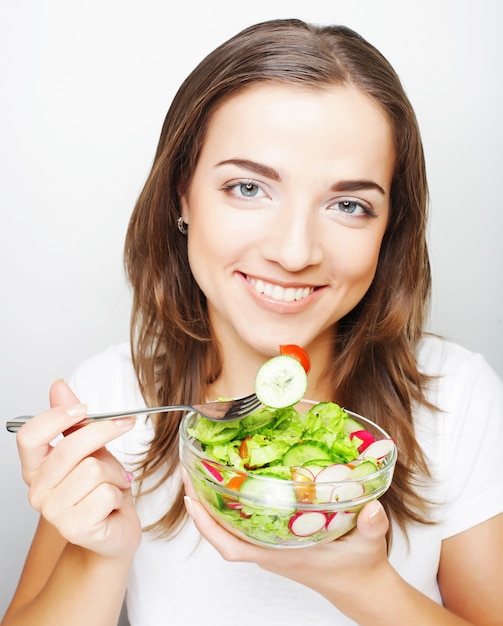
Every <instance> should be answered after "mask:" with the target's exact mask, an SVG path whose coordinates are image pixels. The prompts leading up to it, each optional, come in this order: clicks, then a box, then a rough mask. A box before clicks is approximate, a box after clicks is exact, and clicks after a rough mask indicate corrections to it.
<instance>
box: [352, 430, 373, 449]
mask: <svg viewBox="0 0 503 626" xmlns="http://www.w3.org/2000/svg"><path fill="white" fill-rule="evenodd" d="M349 437H350V439H354V438H355V437H356V438H357V439H359V440H360V441H361V442H362V443H361V444H360V446H359V447H358V452H363V451H364V450H365V448H368V447H369V446H370V444H371V443H374V441H375V440H376V438H375V437H374V435H373V434H372V433H369V431H368V430H354V431H353V432H352V433H351V434H350V435H349Z"/></svg>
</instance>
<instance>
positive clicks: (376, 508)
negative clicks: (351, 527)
mask: <svg viewBox="0 0 503 626" xmlns="http://www.w3.org/2000/svg"><path fill="white" fill-rule="evenodd" d="M357 526H358V530H359V532H360V535H361V536H362V537H364V538H366V539H371V540H376V539H384V537H386V533H387V532H388V528H389V520H388V516H387V515H386V512H385V510H384V507H383V506H382V504H381V503H380V502H379V500H374V502H369V504H366V505H365V506H364V507H363V509H362V510H361V511H360V513H359V515H358V520H357Z"/></svg>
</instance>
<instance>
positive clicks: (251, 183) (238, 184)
mask: <svg viewBox="0 0 503 626" xmlns="http://www.w3.org/2000/svg"><path fill="white" fill-rule="evenodd" d="M245 186H250V187H256V188H257V189H258V190H259V191H262V187H261V186H260V184H259V183H258V182H257V181H256V180H252V179H248V180H238V181H234V182H231V183H227V185H224V186H223V187H222V191H225V192H230V193H233V194H234V195H235V196H236V197H241V198H247V196H244V195H239V194H237V193H236V191H235V190H236V189H237V188H238V187H245ZM250 197H251V198H254V197H255V196H248V198H250Z"/></svg>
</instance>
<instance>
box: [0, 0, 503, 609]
mask: <svg viewBox="0 0 503 626" xmlns="http://www.w3.org/2000/svg"><path fill="white" fill-rule="evenodd" d="M502 7H503V4H502V3H500V2H499V0H492V1H491V0H476V1H475V2H470V1H468V0H457V1H455V0H451V1H449V0H422V1H421V2H404V0H387V1H386V0H382V1H380V0H344V1H338V0H330V2H326V1H325V0H320V1H316V0H310V1H306V0H303V1H302V2H300V1H296V0H287V1H282V0H276V1H275V0H267V1H264V2H262V1H259V2H257V1H256V2H252V3H238V2H236V1H235V0H233V1H227V0H224V1H221V2H205V1H203V0H201V1H200V2H194V1H192V0H184V1H183V2H172V1H171V0H157V1H156V0H142V1H141V2H140V1H136V2H133V1H131V0H87V1H86V2H68V0H0V64H1V65H0V68H1V74H0V179H1V180H0V211H1V213H0V215H1V222H0V224H1V225H0V286H1V291H0V293H1V296H0V297H1V307H0V417H1V419H2V420H6V419H8V418H11V417H13V416H15V415H18V414H22V413H31V412H37V411H39V410H41V409H43V408H45V407H46V405H47V391H48V387H49V385H50V383H51V381H52V380H54V379H55V378H58V377H67V376H68V375H69V374H70V373H71V371H72V370H73V368H74V367H75V366H76V365H77V364H78V363H79V362H80V361H82V360H83V359H84V358H85V357H87V356H89V355H90V354H92V353H94V352H96V351H97V350H100V349H102V348H104V347H106V346H107V345H108V344H110V343H115V342H119V341H123V340H125V339H127V337H128V317H129V310H128V309H129V302H130V296H129V292H128V288H127V286H126V284H125V281H124V279H123V273H122V243H123V237H124V233H125V229H126V226H127V222H128V218H129V215H130V212H131V210H132V207H133V204H134V202H135V200H136V197H137V195H138V193H139V191H140V189H141V186H142V183H143V181H144V179H145V177H146V175H147V172H148V169H149V167H150V164H151V162H152V158H153V154H154V149H155V145H156V142H157V138H158V135H159V132H160V128H161V124H162V121H163V119H164V115H165V113H166V110H167V108H168V105H169V102H170V100H171V98H172V97H173V95H174V92H175V90H176V88H177V87H178V85H179V84H180V82H181V81H182V80H183V78H184V77H185V76H186V75H187V74H188V72H189V71H190V70H191V69H192V68H193V67H194V65H195V64H196V63H197V62H198V61H199V60H200V59H201V58H202V57H203V56H204V55H205V54H206V53H207V52H209V51H210V50H211V49H213V48H214V47H215V46H216V45H217V44H219V43H221V42H222V41H223V40H224V39H226V38H228V37H229V36H231V35H233V34H234V33H235V32H237V31H238V30H240V29H241V28H243V27H245V26H248V25H249V24H251V23H253V22H257V21H261V20H264V19H270V18H276V17H300V18H303V19H306V20H308V21H314V22H322V23H329V22H331V23H345V24H347V25H349V26H351V27H353V28H354V29H356V30H357V31H359V32H360V33H361V34H362V35H363V36H365V37H366V38H367V39H369V40H370V41H371V42H372V43H374V44H375V45H376V46H377V47H378V48H379V49H380V50H381V51H382V52H383V53H384V54H385V56H387V57H388V59H389V60H390V61H391V63H392V64H393V65H394V67H395V68H396V69H397V71H398V73H399V74H400V76H401V78H402V80H403V82H404V85H405V87H406V90H407V92H408V94H409V96H410V98H411V100H412V102H413V104H414V106H415V108H416V112H417V115H418V118H419V122H420V126H421V129H422V133H423V139H424V144H425V151H426V158H427V164H428V168H429V181H430V189H431V198H432V220H431V227H430V242H431V254H432V264H433V276H434V285H435V287H434V300H433V313H432V319H431V324H430V327H431V329H432V330H434V331H436V332H439V333H441V334H444V335H445V336H447V337H449V338H451V339H454V340H456V341H458V342H460V343H463V344H464V345H465V346H467V347H469V348H471V349H473V350H476V351H480V352H482V353H484V354H485V355H486V358H487V359H488V361H489V362H490V363H491V364H492V365H493V367H494V368H495V369H496V370H497V371H498V372H499V374H500V375H503V321H502V320H503V288H502V286H503V280H502V270H503V253H502V247H501V243H500V239H501V237H502V233H503V203H502V195H503V187H502V178H503V176H502V175H503V125H502V123H501V112H502V111H503V88H502V78H503V9H502ZM83 400H85V398H84V399H83ZM0 471H1V474H0V476H1V477H2V488H3V493H4V495H3V498H2V505H1V516H0V537H1V541H0V546H1V547H0V614H2V613H3V611H4V610H5V608H6V606H7V602H8V599H9V598H10V597H11V595H12V592H13V590H14V586H15V582H16V580H17V578H18V575H19V573H20V568H21V566H22V562H23V560H24V556H25V553H26V550H27V548H28V545H29V540H30V538H31V535H32V532H33V529H34V525H35V522H36V516H35V515H34V514H33V513H32V512H31V510H30V509H29V507H28V505H27V503H26V489H25V486H24V483H23V482H22V480H21V478H20V476H19V463H18V460H17V455H16V451H15V437H14V435H12V434H8V433H7V432H6V431H5V430H4V429H3V424H0Z"/></svg>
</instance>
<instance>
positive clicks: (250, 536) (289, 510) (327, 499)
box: [180, 411, 397, 548]
mask: <svg viewBox="0 0 503 626" xmlns="http://www.w3.org/2000/svg"><path fill="white" fill-rule="evenodd" d="M346 412H347V413H348V415H349V416H350V417H352V418H354V419H355V420H357V421H358V422H359V423H360V424H361V425H362V426H363V428H364V429H365V430H367V431H369V432H370V433H372V435H373V436H374V438H375V439H376V440H379V439H390V436H389V435H388V434H387V433H386V432H385V431H384V430H383V429H382V428H380V427H379V426H377V425H376V424H374V423H373V422H371V421H370V420H368V419H366V418H364V417H362V416H360V415H357V414H356V413H352V412H351V411H346ZM197 417H198V416H197V414H195V413H187V415H185V416H184V418H183V420H182V422H181V424H180V459H181V462H182V464H183V467H184V468H185V469H186V471H187V472H188V474H189V476H190V478H191V480H192V484H193V485H194V489H195V491H196V493H197V495H198V497H199V499H200V501H201V502H202V504H203V505H204V506H205V508H206V509H207V511H208V512H209V513H210V515H212V516H213V518H214V519H215V520H217V521H218V522H219V523H220V524H221V525H222V526H223V527H225V528H226V529H227V530H229V531H230V532H231V533H233V534H235V535H236V536H238V537H240V538H242V539H245V540H247V541H249V542H251V543H254V544H257V545H260V546H267V547H271V548H302V547H307V546H311V545H313V544H316V543H322V542H326V541H333V540H334V539H337V538H338V537H341V536H342V535H344V534H345V533H347V532H349V531H350V530H351V529H352V528H354V527H355V526H356V519H357V516H358V513H359V511H360V510H361V508H362V507H363V506H364V505H365V504H367V503H368V502H371V501H372V500H375V499H377V498H379V497H380V496H382V495H383V493H384V492H385V491H386V490H387V489H388V487H389V486H390V484H391V480H392V477H393V471H394V468H395V463H396V459H397V451H396V446H392V447H391V450H390V451H389V452H388V453H387V454H386V455H385V456H384V457H382V458H381V459H380V461H379V468H378V469H377V471H372V473H368V474H365V473H363V472H362V474H363V475H358V473H359V472H351V474H350V476H349V477H346V476H345V474H344V475H342V474H338V473H337V470H335V471H334V470H332V475H329V474H330V472H329V471H328V470H327V471H326V472H325V474H323V473H322V471H320V473H318V475H315V474H312V473H311V470H309V471H306V472H304V470H302V469H301V470H298V471H296V472H295V480H285V479H284V478H276V477H274V476H264V475H257V474H254V473H253V472H246V471H242V470H236V469H234V468H231V467H228V466H226V465H223V464H221V463H218V462H216V461H213V460H211V459H209V458H208V457H207V456H206V455H205V453H204V451H203V450H202V447H201V445H200V443H199V442H198V441H196V440H195V439H194V438H193V437H191V436H190V435H189V434H188V433H187V429H188V428H191V427H192V426H193V425H194V423H195V422H196V420H197ZM271 469H273V468H271ZM311 476H312V477H313V480H311Z"/></svg>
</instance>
